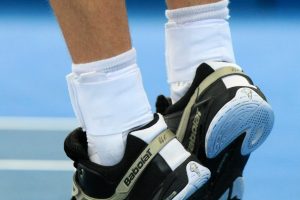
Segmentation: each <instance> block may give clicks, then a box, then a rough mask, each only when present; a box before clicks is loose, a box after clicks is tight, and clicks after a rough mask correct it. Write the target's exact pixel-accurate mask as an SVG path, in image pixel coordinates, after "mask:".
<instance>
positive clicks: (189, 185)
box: [65, 114, 210, 200]
mask: <svg viewBox="0 0 300 200" xmlns="http://www.w3.org/2000/svg"><path fill="white" fill-rule="evenodd" d="M65 151H66V154H67V155H68V156H69V157H70V158H71V159H72V160H73V161H74V166H75V168H76V172H75V174H74V179H73V192H72V196H73V197H72V199H74V200H92V199H93V200H96V199H99V200H100V199H101V200H105V199H107V200H123V199H130V200H141V199H144V200H164V199H166V200H171V199H174V200H182V199H188V198H189V197H190V196H191V195H192V194H194V192H195V191H197V190H198V189H199V188H201V186H202V185H204V184H205V183H206V182H207V180H208V179H209V177H210V172H209V170H208V169H207V168H205V167H203V166H202V165H200V164H199V161H198V160H197V158H195V157H194V156H192V155H191V154H190V153H189V152H187V151H186V150H185V149H184V147H183V146H182V145H181V144H180V143H179V141H178V140H177V139H176V138H175V135H174V134H173V133H172V132H171V131H170V130H169V129H167V126H166V124H165V122H164V120H163V117H162V116H161V115H157V114H156V115H155V117H154V120H153V121H152V122H150V123H149V124H148V125H146V126H144V127H141V128H139V129H136V130H134V131H132V132H131V133H129V135H128V137H127V144H126V151H125V154H124V158H123V159H122V161H121V162H120V163H118V164H117V165H115V166H112V167H105V166H101V165H98V164H95V163H93V162H91V161H90V160H89V158H88V154H87V141H86V134H85V133H84V132H83V131H82V129H80V128H79V129H76V130H74V131H73V132H72V133H71V134H70V135H69V136H68V137H67V138H66V140H65Z"/></svg>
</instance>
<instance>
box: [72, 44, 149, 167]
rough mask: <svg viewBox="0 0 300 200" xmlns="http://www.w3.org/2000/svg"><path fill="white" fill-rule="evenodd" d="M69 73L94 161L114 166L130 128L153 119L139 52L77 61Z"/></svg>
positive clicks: (123, 148) (78, 112) (90, 155)
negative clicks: (91, 60)
mask: <svg viewBox="0 0 300 200" xmlns="http://www.w3.org/2000/svg"><path fill="white" fill-rule="evenodd" d="M72 71H73V72H72V73H71V74H69V75H68V76H67V82H68V87H69V93H70V98H71V102H72V105H73V109H74V112H75V114H76V117H77V118H78V120H79V121H80V124H81V127H82V128H83V130H85V131H86V133H87V140H88V153H89V157H90V159H91V161H93V162H95V163H98V164H101V165H104V166H112V165H115V164H117V163H118V162H120V161H121V159H122V158H123V155H124V152H125V145H126V139H127V134H128V132H129V131H130V130H131V129H133V128H136V127H138V126H141V125H144V124H146V123H148V122H150V121H151V120H152V119H153V114H152V111H151V107H150V104H149V102H148V98H147V96H146V93H145V91H144V87H143V83H142V77H141V73H140V70H139V68H138V66H137V64H136V52H135V50H134V49H131V50H130V51H128V52H125V53H123V54H120V55H118V56H116V57H113V58H109V59H105V60H100V61H96V62H91V63H86V64H74V65H73V67H72Z"/></svg>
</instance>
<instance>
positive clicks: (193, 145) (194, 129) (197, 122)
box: [188, 108, 201, 152]
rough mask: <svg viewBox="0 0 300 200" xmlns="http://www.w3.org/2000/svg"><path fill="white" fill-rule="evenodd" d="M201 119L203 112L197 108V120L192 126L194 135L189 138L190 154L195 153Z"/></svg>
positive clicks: (195, 119)
mask: <svg viewBox="0 0 300 200" xmlns="http://www.w3.org/2000/svg"><path fill="white" fill-rule="evenodd" d="M200 118H201V112H200V111H199V109H198V108H197V111H196V115H195V118H194V120H193V124H192V133H191V135H190V137H189V145H188V151H190V152H193V150H194V147H195V142H196V136H197V130H198V127H199V123H200Z"/></svg>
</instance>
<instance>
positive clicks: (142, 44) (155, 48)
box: [0, 13, 300, 200]
mask: <svg viewBox="0 0 300 200" xmlns="http://www.w3.org/2000/svg"><path fill="white" fill-rule="evenodd" d="M163 23H164V18H163V15H161V16H158V17H155V18H151V17H148V18H145V19H143V18H137V17H134V16H133V17H132V18H131V20H130V24H131V32H132V35H133V43H134V46H135V47H136V49H137V51H138V63H139V65H140V67H141V70H142V73H143V79H144V83H145V88H146V90H147V92H148V96H149V99H150V101H151V104H152V106H154V102H155V97H156V95H157V94H160V93H164V94H168V86H167V83H166V73H165V68H164V27H163ZM231 27H232V35H233V40H234V48H235V52H236V59H237V62H238V63H239V64H240V65H242V66H243V68H244V69H245V71H246V72H247V73H248V74H250V76H251V77H252V78H253V80H254V81H255V83H256V84H257V85H259V86H260V88H261V89H262V90H263V91H264V92H265V94H266V95H267V97H268V99H269V101H270V102H271V104H272V106H273V108H274V111H275V114H276V121H275V127H274V129H273V132H272V134H271V136H270V137H269V139H268V140H267V141H266V143H265V144H264V145H263V146H262V147H261V148H260V149H259V150H257V151H256V152H255V153H254V154H253V155H252V156H251V158H250V161H249V164H248V165H247V168H246V171H245V182H246V191H245V196H244V197H245V198H244V199H245V200H269V199H270V200H277V199H278V200H282V199H289V200H297V199H300V190H299V181H300V172H299V169H300V149H299V148H300V146H299V144H300V142H299V141H300V133H299V130H300V123H299V122H300V89H299V86H300V84H299V74H300V39H299V36H300V16H299V15H289V16H286V15H284V14H280V13H279V14H278V13H274V14H270V15H266V16H253V17H252V18H250V17H246V16H242V17H239V16H234V17H233V18H232V21H231ZM70 65H71V61H70V58H69V56H68V53H67V49H66V46H65V44H64V42H63V39H62V36H61V34H60V32H59V28H58V26H57V24H56V23H55V21H54V18H52V17H49V16H46V17H39V18H36V17H35V18H33V17H27V18H23V17H21V16H19V17H10V16H1V18H0V69H1V79H0V115H1V116H3V117H1V118H0V197H1V199H5V200H65V199H68V198H69V196H70V192H71V177H72V170H73V169H72V164H71V162H70V161H69V160H68V159H67V158H66V156H65V155H64V152H63V140H64V137H65V136H66V134H67V133H68V131H70V130H71V129H72V128H75V127H76V122H75V121H74V116H73V113H72V109H71V106H70V102H69V99H68V94H67V88H66V83H65V75H66V74H67V73H69V72H70ZM32 117H36V118H32ZM58 117H60V118H61V119H60V118H58Z"/></svg>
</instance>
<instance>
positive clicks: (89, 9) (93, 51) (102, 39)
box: [50, 0, 131, 63]
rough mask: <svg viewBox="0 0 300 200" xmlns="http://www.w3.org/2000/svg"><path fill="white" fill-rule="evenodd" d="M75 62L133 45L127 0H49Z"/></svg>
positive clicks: (107, 56)
mask: <svg viewBox="0 0 300 200" xmlns="http://www.w3.org/2000/svg"><path fill="white" fill-rule="evenodd" d="M50 2H51V5H52V7H53V10H54V12H55V14H56V16H57V19H58V22H59V24H60V26H61V29H62V32H63V34H64V37H65V40H66V42H67V45H68V48H69V51H70V53H71V56H72V59H73V62H74V63H86V62H91V61H95V60H100V59H105V58H110V57H113V56H116V55H118V54H120V53H122V52H125V51H127V50H129V49H130V48H131V41H130V35H129V28H128V20H127V13H126V7H125V0H101V1H99V0H88V1H83V0H50Z"/></svg>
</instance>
